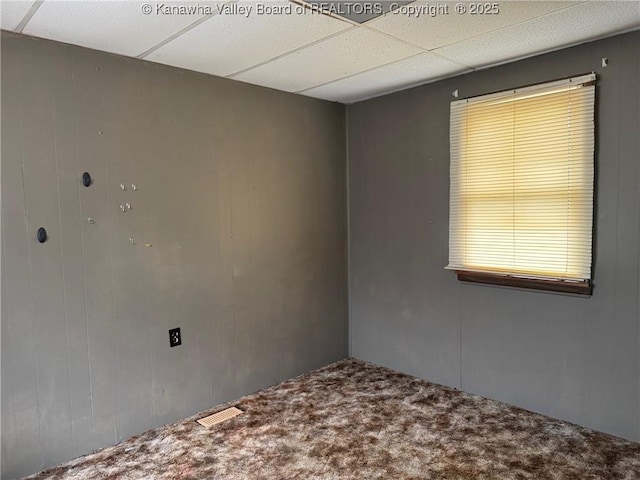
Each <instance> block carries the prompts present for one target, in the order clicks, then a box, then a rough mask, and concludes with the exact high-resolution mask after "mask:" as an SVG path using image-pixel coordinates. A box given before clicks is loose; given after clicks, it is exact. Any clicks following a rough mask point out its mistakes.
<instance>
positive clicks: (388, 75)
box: [302, 53, 469, 103]
mask: <svg viewBox="0 0 640 480" xmlns="http://www.w3.org/2000/svg"><path fill="white" fill-rule="evenodd" d="M464 71H469V69H466V68H465V67H463V66H462V65H459V64H457V63H453V62H450V61H448V60H445V59H443V58H441V57H438V56H437V55H433V54H430V53H421V54H418V55H415V56H413V57H409V58H406V59H404V60H400V61H398V62H395V63H392V64H390V65H385V66H383V67H380V68H376V69H373V70H369V71H367V72H363V73H359V74H357V75H353V76H351V77H348V78H345V79H342V80H338V81H336V82H332V83H329V84H327V85H323V86H320V87H316V88H312V89H310V90H306V91H305V92H302V93H303V95H307V96H309V97H315V98H322V99H324V100H332V101H336V102H342V103H353V102H357V101H360V100H364V99H366V98H371V97H376V96H378V95H382V94H385V93H388V92H392V91H397V90H401V89H403V88H409V87H412V86H415V85H419V84H421V83H425V82H427V81H429V80H434V79H437V78H442V77H445V76H450V75H455V74H458V73H462V72H464Z"/></svg>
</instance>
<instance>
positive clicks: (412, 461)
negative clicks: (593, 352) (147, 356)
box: [29, 359, 640, 480]
mask: <svg viewBox="0 0 640 480" xmlns="http://www.w3.org/2000/svg"><path fill="white" fill-rule="evenodd" d="M232 405H235V406H237V407H238V408H240V409H241V410H243V411H244V413H243V414H242V415H240V416H238V417H235V418H233V419H231V420H228V421H226V422H224V423H222V424H219V425H217V426H214V427H209V428H205V427H202V426H200V425H199V424H198V423H196V421H195V420H196V418H200V417H201V416H203V415H205V414H210V413H213V412H215V411H216V410H220V409H221V408H222V407H218V408H217V409H212V410H210V411H208V412H204V413H203V414H201V415H198V416H196V417H192V418H189V419H186V420H183V421H180V422H178V423H175V424H172V425H167V426H164V427H161V428H158V429H155V430H151V431H148V432H146V433H143V434H141V435H138V436H136V437H133V438H130V439H128V440H126V441H124V442H122V443H120V444H119V445H116V446H114V447H109V448H105V449H103V450H100V451H98V452H96V453H93V454H91V455H87V456H85V457H81V458H78V459H76V460H73V461H71V462H69V463H67V464H65V465H61V466H59V467H56V468H52V469H49V470H46V471H44V472H41V473H39V474H37V475H34V476H32V477H29V478H33V479H40V480H43V479H66V480H71V479H74V480H76V479H78V480H79V479H147V480H151V479H219V480H227V479H247V480H249V479H251V480H260V479H278V480H280V479H301V480H305V479H326V480H329V479H336V480H337V479H341V480H343V479H344V480H371V479H388V480H410V479H411V480H417V479H448V480H458V479H474V480H477V479H487V480H499V479H536V480H541V479H558V480H569V479H575V480H594V479H603V480H614V479H625V480H637V479H640V444H638V443H634V442H629V441H625V440H622V439H620V438H616V437H612V436H609V435H605V434H602V433H598V432H594V431H592V430H588V429H586V428H582V427H579V426H576V425H573V424H569V423H566V422H562V421H559V420H555V419H552V418H549V417H545V416H543V415H538V414H535V413H532V412H529V411H526V410H523V409H520V408H516V407H512V406H509V405H506V404H503V403H499V402H495V401H492V400H487V399H485V398H482V397H478V396H475V395H470V394H467V393H464V392H460V391H457V390H454V389H451V388H446V387H443V386H440V385H435V384H432V383H429V382H425V381H422V380H418V379H416V378H413V377H410V376H407V375H403V374H400V373H397V372H394V371H392V370H389V369H386V368H381V367H378V366H375V365H372V364H369V363H365V362H361V361H358V360H354V359H347V360H343V361H340V362H337V363H334V364H332V365H329V366H327V367H325V368H322V369H320V370H316V371H314V372H311V373H309V374H306V375H303V376H300V377H297V378H295V379H292V380H289V381H286V382H284V383H282V384H280V385H276V386H274V387H270V388H267V389H265V390H262V391H259V392H257V393H255V394H252V395H249V396H246V397H243V398H241V399H239V400H238V401H236V402H233V404H232ZM226 406H227V405H225V407H226Z"/></svg>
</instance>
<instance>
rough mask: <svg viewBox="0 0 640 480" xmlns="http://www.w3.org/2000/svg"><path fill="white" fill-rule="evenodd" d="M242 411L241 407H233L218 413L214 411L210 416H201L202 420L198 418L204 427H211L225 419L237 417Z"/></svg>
mask: <svg viewBox="0 0 640 480" xmlns="http://www.w3.org/2000/svg"><path fill="white" fill-rule="evenodd" d="M241 413H242V410H240V409H239V408H236V407H231V408H227V409H225V410H222V411H220V412H218V413H214V414H213V415H209V416H208V417H204V418H201V419H200V420H198V423H199V424H200V425H202V426H203V427H210V426H212V425H216V424H218V423H221V422H224V421H225V420H229V419H230V418H233V417H237V416H238V415H240V414H241Z"/></svg>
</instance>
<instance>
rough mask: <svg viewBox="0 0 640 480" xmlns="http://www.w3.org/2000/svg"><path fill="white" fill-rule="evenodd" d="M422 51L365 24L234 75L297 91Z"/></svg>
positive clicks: (260, 83)
mask: <svg viewBox="0 0 640 480" xmlns="http://www.w3.org/2000/svg"><path fill="white" fill-rule="evenodd" d="M419 52H421V50H420V49H419V48H417V47H412V46H410V45H407V44H405V43H402V42H399V41H396V40H393V39H392V38H389V37H386V36H384V35H381V34H379V33H376V32H373V31H371V30H368V29H366V28H361V27H354V28H352V29H350V30H347V31H345V32H344V33H341V34H340V35H336V36H334V37H332V38H329V39H327V40H324V41H322V42H319V43H317V44H315V45H312V46H310V47H308V48H305V49H303V50H300V51H297V52H295V53H292V54H291V55H287V56H285V57H282V58H280V59H278V60H276V61H273V62H270V63H267V64H266V65H262V66H260V67H257V68H254V69H251V70H249V71H247V72H244V73H242V74H240V75H238V76H236V77H234V78H235V79H237V80H242V81H244V82H249V83H254V84H257V85H263V86H266V87H271V88H276V89H278V90H284V91H287V92H297V91H300V90H305V89H308V88H311V87H315V86H317V85H322V84H325V83H327V82H330V81H333V80H338V79H340V78H343V77H346V76H348V75H353V74H355V73H359V72H362V71H364V70H368V69H370V68H374V67H377V66H379V65H385V64H387V63H390V62H393V61H394V60H400V59H402V58H406V57H409V56H411V55H415V54H417V53H419Z"/></svg>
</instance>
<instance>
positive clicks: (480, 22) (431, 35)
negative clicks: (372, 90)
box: [367, 0, 576, 50]
mask: <svg viewBox="0 0 640 480" xmlns="http://www.w3.org/2000/svg"><path fill="white" fill-rule="evenodd" d="M438 5H439V6H441V8H444V6H446V7H447V13H444V12H443V11H442V10H440V11H438V10H430V9H435V8H436V7H437V6H438ZM457 5H464V6H465V12H464V13H457V11H456V6H457ZM479 5H480V7H479ZM486 5H491V2H488V3H485V2H482V3H478V2H460V1H456V2H453V1H440V2H437V3H435V2H431V1H423V0H419V1H417V2H414V3H412V4H410V5H406V6H404V7H401V8H398V9H397V10H394V11H392V12H390V13H388V14H386V15H385V16H384V17H380V18H378V19H375V20H372V21H370V22H369V23H367V25H368V26H369V27H371V28H375V29H376V30H380V31H382V32H385V33H388V34H390V35H393V36H395V37H397V38H400V39H402V40H405V41H407V42H410V43H413V44H414V45H418V46H420V47H422V48H425V49H427V50H432V49H435V48H438V47H442V46H445V45H449V44H451V43H455V42H459V41H461V40H465V39H467V38H471V37H475V36H476V35H480V34H483V33H486V32H490V31H493V30H496V29H499V28H502V27H506V26H508V25H513V24H516V23H519V22H522V21H525V20H529V19H531V18H536V17H540V16H542V15H546V14H548V13H550V12H554V11H557V10H562V9H565V8H568V7H570V6H574V5H576V1H507V2H504V1H503V2H496V3H495V5H496V6H497V7H496V9H493V7H489V11H490V12H492V13H486V14H482V15H480V14H477V12H478V11H481V10H478V9H479V8H483V9H484V8H486ZM473 8H475V9H476V10H473ZM474 11H475V12H476V14H474V13H472V12H474ZM482 11H484V10H482ZM429 12H436V13H437V14H433V13H432V16H430V15H429Z"/></svg>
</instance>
